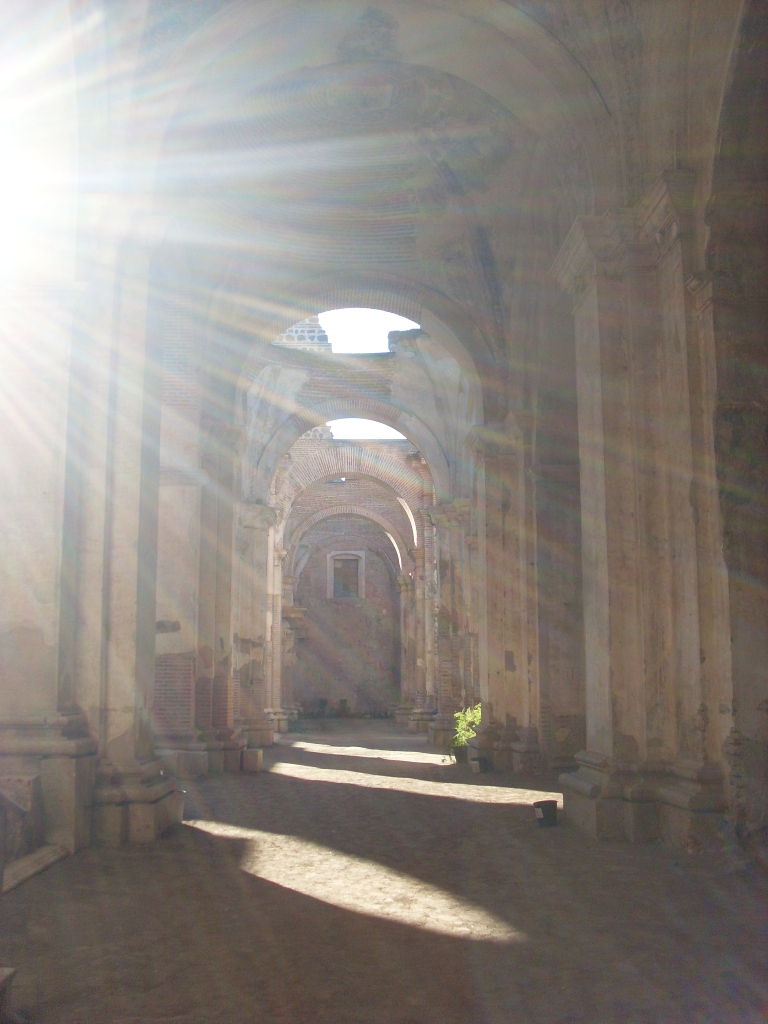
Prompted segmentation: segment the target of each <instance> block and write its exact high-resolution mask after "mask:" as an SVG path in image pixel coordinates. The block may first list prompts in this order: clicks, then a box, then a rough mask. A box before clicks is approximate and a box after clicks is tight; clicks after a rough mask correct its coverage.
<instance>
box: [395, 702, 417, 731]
mask: <svg viewBox="0 0 768 1024" xmlns="http://www.w3.org/2000/svg"><path fill="white" fill-rule="evenodd" d="M413 710H414V709H413V705H412V704H398V706H397V707H396V708H395V712H394V715H393V717H394V719H395V725H399V726H400V728H401V729H407V728H408V720H409V719H410V717H411V715H412V714H413Z"/></svg>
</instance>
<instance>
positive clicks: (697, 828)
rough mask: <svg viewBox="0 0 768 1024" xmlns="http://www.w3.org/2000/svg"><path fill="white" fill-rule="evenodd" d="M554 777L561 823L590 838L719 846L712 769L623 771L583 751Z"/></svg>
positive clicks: (717, 791) (720, 805)
mask: <svg viewBox="0 0 768 1024" xmlns="http://www.w3.org/2000/svg"><path fill="white" fill-rule="evenodd" d="M576 762H577V764H578V766H579V767H578V770H577V771H576V772H574V773H572V774H570V773H569V774H565V775H561V776H560V784H561V785H562V786H563V789H564V793H563V809H564V815H565V818H566V820H568V821H572V822H573V823H574V824H575V825H576V827H577V828H579V829H581V831H583V832H586V833H587V835H589V836H591V837H592V838H593V839H608V840H619V841H623V842H631V843H652V842H659V841H661V842H663V843H665V844H667V845H669V846H672V847H675V848H678V849H686V850H688V852H698V851H700V850H702V849H705V848H712V847H713V846H717V845H719V844H720V834H721V830H720V826H721V824H722V822H723V811H724V810H725V807H726V803H725V798H724V793H723V788H722V780H723V776H722V772H721V771H720V769H719V767H718V766H716V765H688V764H678V765H673V766H668V767H664V766H656V765H639V766H637V767H636V768H628V767H627V766H624V765H612V764H611V762H610V760H609V759H607V758H603V757H601V756H600V755H596V754H591V753H588V752H585V751H582V752H581V753H579V754H577V755H576Z"/></svg>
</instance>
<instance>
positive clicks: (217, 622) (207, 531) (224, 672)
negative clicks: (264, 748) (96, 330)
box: [195, 418, 246, 771]
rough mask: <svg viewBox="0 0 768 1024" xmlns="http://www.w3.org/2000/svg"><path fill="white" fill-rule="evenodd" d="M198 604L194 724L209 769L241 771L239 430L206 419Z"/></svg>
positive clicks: (240, 443)
mask: <svg viewBox="0 0 768 1024" xmlns="http://www.w3.org/2000/svg"><path fill="white" fill-rule="evenodd" d="M202 434H203V467H204V469H205V471H206V474H207V477H208V483H207V484H206V485H205V487H204V488H203V495H202V501H201V537H200V584H199V603H198V677H197V681H196V694H195V696H196V702H197V724H198V727H199V728H200V729H201V733H202V735H201V738H202V740H203V742H204V743H205V744H206V748H207V750H208V763H209V767H210V769H211V770H213V771H217V770H218V771H223V770H226V771H239V770H240V767H241V760H242V750H243V747H245V745H246V740H245V739H244V738H243V737H242V736H241V735H240V731H239V730H238V729H235V727H234V725H235V723H234V715H235V678H234V674H233V653H234V652H233V634H234V629H233V600H232V598H233V593H232V582H233V557H234V542H235V534H234V525H235V523H234V515H235V493H234V491H235V481H236V479H237V474H236V462H237V459H239V456H240V453H241V450H242V446H243V443H244V432H243V430H242V428H240V427H238V426H236V425H234V424H229V423H226V422H225V421H222V420H218V419H214V418H206V419H204V421H203V424H202Z"/></svg>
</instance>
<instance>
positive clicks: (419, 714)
mask: <svg viewBox="0 0 768 1024" xmlns="http://www.w3.org/2000/svg"><path fill="white" fill-rule="evenodd" d="M432 718H433V715H432V712H431V711H427V709H426V708H420V709H419V708H417V709H416V710H415V711H412V712H411V715H410V717H409V719H408V725H407V726H406V728H407V729H408V732H428V730H429V723H430V722H431V721H432Z"/></svg>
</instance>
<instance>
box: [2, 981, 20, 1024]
mask: <svg viewBox="0 0 768 1024" xmlns="http://www.w3.org/2000/svg"><path fill="white" fill-rule="evenodd" d="M15 976H16V970H15V968H13V967H0V1024H1V1022H2V1021H5V1020H12V1019H13V1018H12V1017H11V1014H10V1009H11V985H12V984H13V979H14V978H15Z"/></svg>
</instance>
